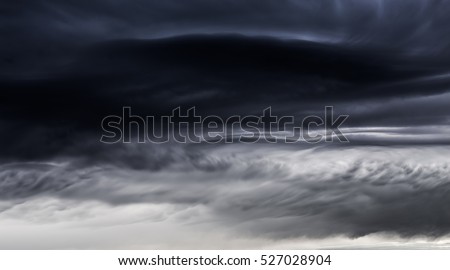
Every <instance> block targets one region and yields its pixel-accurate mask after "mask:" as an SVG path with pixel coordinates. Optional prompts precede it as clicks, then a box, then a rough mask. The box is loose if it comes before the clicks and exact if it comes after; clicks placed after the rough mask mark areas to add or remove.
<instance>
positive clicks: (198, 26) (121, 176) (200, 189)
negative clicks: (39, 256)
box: [0, 0, 450, 249]
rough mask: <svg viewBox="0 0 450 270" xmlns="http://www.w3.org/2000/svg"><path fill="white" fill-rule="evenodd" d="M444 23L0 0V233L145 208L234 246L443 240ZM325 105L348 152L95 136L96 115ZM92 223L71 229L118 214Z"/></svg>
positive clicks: (410, 15) (323, 8)
mask: <svg viewBox="0 0 450 270" xmlns="http://www.w3.org/2000/svg"><path fill="white" fill-rule="evenodd" d="M449 11H450V1H444V0H441V1H439V0H436V1H431V0H430V1H419V0H413V1H401V0H390V1H388V0H386V1H381V0H375V1H370V0H363V1H353V0H345V1H344V0H342V1H318V0H307V1H294V0H289V1H272V0H264V1H256V0H254V1H253V0H252V1H237V0H226V1H206V0H192V1H178V0H169V1H144V0H136V1H123V0H114V1H103V0H93V1H72V0H67V1H41V0H37V1H9V3H7V2H5V3H1V4H0V39H1V41H2V42H0V149H1V151H0V228H1V227H2V219H3V220H5V223H4V224H6V225H8V224H10V223H8V222H11V221H10V220H11V219H12V220H14V221H15V222H22V221H30V220H31V223H32V224H34V223H36V224H41V223H42V222H44V223H45V222H47V218H46V216H49V219H55V220H59V217H60V215H63V217H62V218H60V221H61V222H63V221H64V222H68V223H69V224H72V223H70V222H75V223H73V224H81V223H82V222H83V221H86V220H90V219H89V218H88V217H87V216H83V215H81V214H79V213H78V212H76V211H81V210H78V209H79V208H78V207H85V206H84V205H85V204H86V205H90V206H89V211H87V212H89V214H92V215H93V216H95V215H96V214H98V213H103V215H104V216H105V217H113V214H112V213H113V212H114V211H115V209H119V208H120V207H127V206H130V205H131V206H132V207H131V208H130V209H136V214H135V215H134V214H133V213H134V212H133V211H131V210H130V211H131V212H130V211H129V212H127V213H128V214H126V215H127V217H134V218H136V217H137V216H138V214H137V213H138V212H139V211H141V210H142V208H141V207H144V206H145V207H147V208H148V209H147V208H145V209H147V210H148V211H150V210H151V211H150V212H152V214H151V215H150V216H152V217H154V218H155V220H157V221H158V222H168V223H167V224H169V223H170V224H172V223H171V222H173V224H176V225H177V226H182V227H184V226H185V227H186V228H188V227H189V228H190V227H195V228H197V227H198V228H200V227H201V226H206V227H208V228H209V229H208V230H211V231H212V232H214V233H217V235H219V234H221V233H225V232H228V233H229V231H228V230H231V231H232V233H231V234H232V235H233V236H234V238H239V237H247V238H249V239H270V241H278V240H279V241H282V240H283V239H297V238H298V237H308V238H312V239H322V238H325V239H328V238H330V239H331V238H332V237H335V236H344V237H346V238H351V239H354V238H359V237H365V236H368V235H369V236H370V235H374V234H376V235H394V236H395V237H397V236H398V237H401V238H404V239H410V238H414V237H431V239H440V238H445V237H447V236H448V234H449V228H450V212H449V211H448V207H446V206H447V205H449V203H450V202H449V198H450V196H449V195H450V186H449V185H450V181H449V179H448V175H449V173H450V172H449V160H448V156H449V155H448V154H449V153H448V150H449V149H448V147H449V143H450V136H449V127H448V125H449V124H450V118H449V115H450V107H449V106H448V104H449V102H450V91H449V86H450V53H449V52H450V27H449V25H450V24H449V23H450V19H449V16H448V13H449ZM330 105H331V106H334V107H335V110H336V113H340V114H347V115H349V116H350V117H349V119H348V121H347V122H346V123H345V126H344V127H343V133H344V134H345V135H346V136H348V138H350V143H348V144H336V143H332V144H331V143H330V144H326V143H324V144H318V145H308V144H301V143H298V144H275V145H270V144H265V143H258V144H251V145H246V144H216V145H207V144H198V145H196V144H176V143H173V142H171V143H168V144H164V145H152V144H136V143H131V144H113V145H111V144H102V143H100V142H99V139H100V136H101V128H100V123H101V120H102V119H103V118H104V117H105V116H107V115H120V114H121V113H122V107H124V106H130V107H131V108H132V110H133V113H134V114H136V115H141V116H163V115H170V113H171V111H172V110H173V109H174V108H176V107H178V106H181V107H182V108H189V107H192V106H195V107H196V108H197V110H198V113H200V114H201V115H203V116H206V115H209V114H214V115H219V116H230V115H249V114H257V115H260V114H261V112H262V110H263V109H264V108H266V107H269V106H271V107H272V109H273V111H274V113H275V114H277V115H294V116H298V117H299V118H301V117H303V116H306V115H310V114H318V115H321V114H322V112H323V108H324V107H325V106H330ZM55 201H56V202H57V203H56V202H55ZM34 202H36V204H34ZM73 202H75V203H73ZM28 204H32V205H34V206H35V208H36V209H35V210H30V209H32V207H33V206H29V205H28ZM56 204H57V205H60V206H58V207H56V206H54V205H56ZM74 204H75V205H76V206H74ZM91 204H92V205H93V206H92V205H91ZM142 205H144V206H142ZM155 205H156V206H155ZM55 207H56V208H57V210H55ZM153 207H159V208H157V210H155V209H154V208H153ZM61 209H62V210H61ZM105 209H106V210H105ZM120 209H122V208H120ZM127 209H128V208H127ZM149 209H150V210H149ZM147 210H145V211H147ZM33 211H36V214H33V213H34V212H33ZM59 211H62V212H61V213H66V214H60V212H59ZM64 211H65V212H64ZM71 211H75V212H71ZM90 211H91V212H92V213H91V212H90ZM127 211H128V210H127ZM142 211H144V210H142ZM68 213H70V214H68ZM139 213H141V212H139ZM145 213H147V212H145ZM86 215H88V214H86ZM128 215H129V216H128ZM124 216H125V214H124ZM131 219H132V218H131ZM144 219H145V218H143V220H144ZM77 222H78V223H77ZM102 222H103V219H102V218H101V217H99V221H98V222H95V221H91V220H90V221H89V222H87V223H83V225H79V226H85V227H86V228H90V229H99V230H101V229H102V228H104V227H106V226H114V225H115V222H118V219H116V218H112V219H111V220H110V221H108V222H109V223H108V224H107V225H105V224H103V223H102ZM121 222H122V221H121ZM139 222H144V221H142V220H141V219H138V220H137V221H136V220H135V221H134V223H133V224H136V223H139ZM145 222H148V220H146V221H145ZM99 224H103V225H99ZM125 224H127V223H126V222H125ZM130 224H131V221H130ZM130 224H128V225H129V226H134V225H130ZM152 224H153V223H152ZM199 224H200V225H199ZM6 225H5V228H7V226H6ZM8 226H9V225H8ZM73 226H77V225H73ZM73 226H72V227H73ZM152 226H153V225H152ZM196 226H197V227H196ZM68 227H70V226H68ZM8 228H9V227H8ZM64 228H66V229H67V227H63V228H62V229H61V230H62V231H64ZM201 228H203V227H201ZM225 228H228V229H225ZM155 230H157V229H155ZM160 230H161V229H160ZM167 230H170V229H167ZM8 232H9V231H8V229H4V230H2V229H0V238H2V234H4V235H11V236H12V237H13V238H8V239H9V240H8V241H10V242H8V241H6V242H5V243H6V244H3V245H0V248H7V247H8V243H13V242H15V240H14V235H15V234H14V233H8ZM219 232H220V233H219ZM165 233H169V232H168V231H167V232H165ZM185 234H186V235H183V234H182V233H180V235H178V237H179V238H178V239H176V240H173V241H174V243H175V244H174V245H175V246H176V243H178V242H180V243H181V242H182V241H181V240H180V239H182V238H183V237H186V239H187V234H188V232H186V233H185ZM17 235H19V234H17ZM99 241H100V240H99ZM160 241H161V243H162V240H160ZM186 241H187V240H186ZM217 241H220V240H217ZM330 242H332V240H330ZM33 243H34V242H33ZM55 243H56V242H55ZM190 243H191V244H188V245H187V246H188V247H193V246H195V241H193V242H190ZM97 244H98V243H97ZM11 245H12V244H11ZM92 245H93V247H95V245H96V244H94V242H93V244H92ZM255 245H256V247H258V246H257V244H255ZM38 246H39V245H36V246H35V245H34V244H32V241H31V240H30V244H27V243H26V242H24V243H23V244H22V245H20V246H19V247H20V248H28V249H30V248H35V247H38ZM56 246H57V245H56ZM74 246H76V247H82V248H86V247H92V246H91V244H86V245H83V244H80V245H75V244H74ZM98 246H102V247H105V245H98ZM152 246H155V247H158V243H152ZM220 246H221V245H220V244H219V243H217V244H216V245H215V244H211V245H210V246H209V247H220ZM39 247H40V246H39ZM58 247H60V246H58ZM65 247H73V246H72V245H71V244H68V245H67V246H65ZM124 247H125V248H127V247H133V245H132V244H130V245H129V246H124ZM143 247H145V244H143ZM253 247H255V246H253ZM231 248H239V246H231Z"/></svg>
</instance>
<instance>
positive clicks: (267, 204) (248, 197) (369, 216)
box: [0, 145, 450, 239]
mask: <svg viewBox="0 0 450 270" xmlns="http://www.w3.org/2000/svg"><path fill="white" fill-rule="evenodd" d="M249 149H252V151H248V150H249ZM202 151H203V153H202V155H201V156H198V157H197V158H196V159H194V160H193V159H191V158H188V157H185V158H180V159H179V160H178V161H176V162H174V163H173V164H171V165H170V166H168V167H167V168H164V169H161V170H158V171H153V172H151V171H142V170H130V169H124V168H122V169H121V168H118V167H114V166H103V167H82V168H77V169H76V170H74V169H73V168H71V167H70V164H65V165H64V164H60V165H48V164H47V165H35V164H16V165H10V166H4V167H3V168H2V174H1V182H0V183H1V184H0V187H1V190H2V192H3V193H2V195H1V197H2V199H3V200H13V201H14V200H18V201H20V200H23V199H26V198H28V199H31V198H33V197H54V198H61V199H70V200H81V201H85V200H87V201H103V202H105V203H108V204H111V205H123V204H125V205H126V204H133V203H149V204H161V205H167V204H169V205H179V206H182V208H181V209H186V207H195V206H196V205H202V206H203V207H204V208H206V209H208V212H209V214H208V215H202V216H198V217H196V218H194V219H193V220H192V219H187V220H185V221H183V220H180V221H179V222H180V224H185V225H186V226H188V224H192V223H200V224H201V223H206V222H207V220H208V222H211V221H213V222H215V223H217V224H220V226H222V225H224V224H226V225H225V226H230V228H232V229H233V230H234V231H235V232H236V233H237V234H238V235H239V234H241V235H244V236H247V237H248V236H249V235H250V236H252V237H256V238H268V239H285V238H292V237H305V236H306V237H318V238H322V237H330V236H334V235H346V236H349V237H361V236H365V235H369V234H377V233H390V234H397V235H400V236H402V237H413V236H415V237H417V236H427V237H442V236H445V235H447V234H448V233H449V230H448V228H449V223H450V215H449V213H448V211H447V207H446V206H447V205H448V203H449V201H448V196H447V194H448V192H449V189H450V182H449V179H448V174H449V170H450V168H449V166H448V158H447V156H448V153H447V151H442V149H440V148H439V147H421V148H419V149H416V150H411V149H408V148H398V149H395V148H394V149H389V150H387V149H384V148H382V147H363V148H361V147H358V148H347V149H345V150H342V149H326V148H325V149H323V148H318V149H316V150H312V149H310V150H297V151H295V150H292V149H288V148H286V149H277V148H275V147H272V148H271V147H270V146H265V147H264V146H260V145H258V146H257V147H256V149H255V145H250V146H248V147H245V148H244V149H242V147H235V146H234V145H229V146H226V147H223V148H220V149H218V148H211V149H204V150H202ZM281 157H284V158H281ZM199 164H202V166H199ZM223 164H227V165H226V166H224V165H223ZM205 168H206V169H205Z"/></svg>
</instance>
